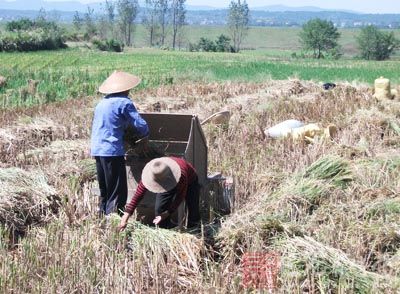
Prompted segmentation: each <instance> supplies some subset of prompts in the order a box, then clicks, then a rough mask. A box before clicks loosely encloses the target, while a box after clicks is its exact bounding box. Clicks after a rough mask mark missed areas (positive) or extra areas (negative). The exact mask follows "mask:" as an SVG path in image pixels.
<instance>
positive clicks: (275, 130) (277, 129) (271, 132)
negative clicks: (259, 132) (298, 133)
mask: <svg viewBox="0 0 400 294" xmlns="http://www.w3.org/2000/svg"><path fill="white" fill-rule="evenodd" d="M302 126H304V123H302V122H301V121H298V120H295V119H289V120H285V121H283V122H281V123H279V124H277V125H274V126H273V127H271V128H269V129H266V130H265V135H266V136H269V137H271V138H280V137H284V136H286V135H287V134H288V133H290V132H291V131H292V130H293V129H296V128H300V127H302Z"/></svg>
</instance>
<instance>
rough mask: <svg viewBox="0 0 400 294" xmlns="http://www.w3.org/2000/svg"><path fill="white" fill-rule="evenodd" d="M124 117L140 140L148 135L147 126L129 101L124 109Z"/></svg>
mask: <svg viewBox="0 0 400 294" xmlns="http://www.w3.org/2000/svg"><path fill="white" fill-rule="evenodd" d="M123 112H124V116H125V118H126V119H127V121H128V122H129V124H130V125H131V126H132V127H133V128H134V129H135V130H136V132H137V133H138V135H139V137H140V138H143V137H146V136H148V135H149V126H148V125H147V122H146V121H145V120H144V119H143V118H142V117H141V116H140V114H139V113H138V112H137V110H136V108H135V106H134V105H133V103H132V101H129V102H128V103H127V104H126V105H125V107H124V110H123Z"/></svg>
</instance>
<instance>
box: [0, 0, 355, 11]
mask: <svg viewBox="0 0 400 294" xmlns="http://www.w3.org/2000/svg"><path fill="white" fill-rule="evenodd" d="M102 3H104V1H98V2H95V3H91V4H83V3H81V2H79V1H77V0H75V1H73V0H70V1H68V0H66V1H57V2H49V1H45V0H29V1H26V0H15V1H11V2H10V1H6V0H0V9H10V10H39V9H41V8H44V9H46V10H58V11H80V12H83V11H86V10H87V7H88V6H90V7H91V8H93V9H95V10H100V9H101V7H102ZM144 3H145V1H144V0H139V4H140V5H141V6H144ZM186 8H187V10H193V11H199V10H200V11H205V10H207V11H211V10H220V9H223V8H216V7H212V6H205V5H187V6H186ZM251 10H254V11H272V12H278V11H279V12H283V11H307V12H319V11H326V10H327V9H323V8H320V7H314V6H301V7H291V6H285V5H270V6H262V7H251ZM338 11H342V12H352V11H346V10H338Z"/></svg>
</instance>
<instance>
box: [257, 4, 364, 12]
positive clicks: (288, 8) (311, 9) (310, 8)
mask: <svg viewBox="0 0 400 294" xmlns="http://www.w3.org/2000/svg"><path fill="white" fill-rule="evenodd" d="M251 10H252V11H270V12H285V11H305V12H321V11H338V12H349V13H359V12H356V11H351V10H344V9H324V8H320V7H316V6H299V7H292V6H285V5H269V6H261V7H252V8H251Z"/></svg>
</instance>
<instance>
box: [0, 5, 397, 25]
mask: <svg viewBox="0 0 400 294" xmlns="http://www.w3.org/2000/svg"><path fill="white" fill-rule="evenodd" d="M139 3H140V4H142V5H143V3H144V0H140V1H139ZM88 6H90V7H91V8H93V9H95V11H96V13H98V14H99V13H102V10H101V7H102V4H101V3H100V2H97V3H91V4H90V5H86V4H82V3H80V2H77V1H64V2H47V1H44V0H30V1H23V0H16V1H13V2H8V1H5V0H0V21H3V22H4V21H10V20H15V19H18V18H21V17H28V18H34V17H36V16H37V11H39V9H41V8H45V10H46V11H47V15H48V16H49V17H50V18H52V19H55V20H58V21H62V22H71V21H72V19H73V14H74V11H79V12H80V13H84V12H85V11H87V7H88ZM187 10H188V11H187V14H186V16H187V17H186V20H187V23H188V24H190V25H216V26H218V25H225V24H226V18H227V14H228V10H227V9H216V8H213V7H209V6H190V5H189V6H187ZM250 15H251V20H250V24H251V25H252V26H275V27H281V26H283V27H299V26H301V25H302V24H304V23H305V22H307V21H308V20H310V19H312V18H317V17H318V18H322V19H326V20H330V21H332V22H333V23H334V24H335V25H336V26H337V27H342V28H347V27H350V28H352V27H361V26H364V25H368V24H374V25H376V26H378V27H381V28H400V15H399V14H361V13H355V12H349V11H333V10H323V9H321V8H319V7H313V6H303V7H288V6H283V5H273V6H263V7H255V8H251V9H250ZM142 19H143V10H140V12H139V16H138V17H137V20H138V21H141V20H142Z"/></svg>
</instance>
